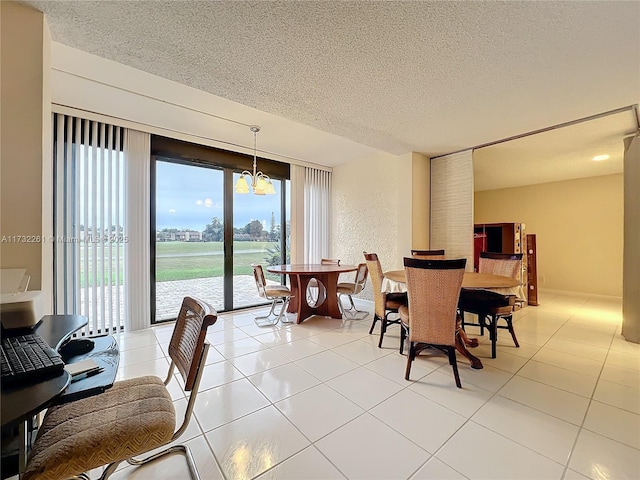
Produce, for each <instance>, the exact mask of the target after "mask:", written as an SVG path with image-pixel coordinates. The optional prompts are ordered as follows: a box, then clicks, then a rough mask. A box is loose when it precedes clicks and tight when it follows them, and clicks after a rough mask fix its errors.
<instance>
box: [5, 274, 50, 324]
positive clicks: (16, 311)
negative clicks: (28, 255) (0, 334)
mask: <svg viewBox="0 0 640 480" xmlns="http://www.w3.org/2000/svg"><path fill="white" fill-rule="evenodd" d="M30 278H31V277H29V275H27V270H26V269H24V268H3V269H0V321H1V322H2V328H4V329H12V328H29V327H32V326H34V325H35V324H36V323H38V322H39V321H40V319H41V318H42V311H43V310H42V291H40V290H31V291H27V287H28V286H29V280H30Z"/></svg>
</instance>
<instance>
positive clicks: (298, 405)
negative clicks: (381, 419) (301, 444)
mask: <svg viewBox="0 0 640 480" xmlns="http://www.w3.org/2000/svg"><path fill="white" fill-rule="evenodd" d="M275 406H276V407H277V408H278V409H279V410H280V411H281V412H282V413H283V414H284V415H285V416H286V417H287V418H288V419H289V420H290V421H291V423H293V424H294V425H295V426H296V427H297V428H298V430H300V431H301V432H302V433H303V434H304V435H305V436H306V437H307V438H308V439H309V440H311V441H312V442H315V441H317V440H319V439H320V438H322V437H324V436H325V435H327V434H328V433H330V432H332V431H333V430H335V429H337V428H338V427H341V426H342V425H345V424H346V423H348V422H350V421H351V420H353V419H354V418H356V417H358V416H359V415H362V414H363V413H364V410H363V409H362V408H360V407H358V406H357V405H356V404H355V403H353V402H351V401H350V400H347V399H346V398H345V397H343V396H342V395H340V394H339V393H337V392H336V391H335V390H333V389H331V388H329V387H327V386H326V385H324V384H323V385H318V386H315V387H313V388H310V389H309V390H305V391H304V392H301V393H298V394H296V395H293V396H290V397H289V398H286V399H285V400H282V401H280V402H278V403H276V404H275Z"/></svg>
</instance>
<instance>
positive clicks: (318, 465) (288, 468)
mask: <svg viewBox="0 0 640 480" xmlns="http://www.w3.org/2000/svg"><path fill="white" fill-rule="evenodd" d="M257 478H258V479H259V480H340V479H344V478H346V477H345V476H344V475H342V474H341V473H340V472H339V471H338V469H337V468H336V467H335V466H333V465H332V464H331V462H329V460H327V459H326V458H325V457H324V456H323V455H322V454H321V453H320V452H319V451H318V449H317V448H316V447H314V446H311V447H307V448H305V449H304V450H303V451H301V452H300V453H297V454H295V455H294V456H293V457H291V458H289V459H287V460H285V461H284V462H282V463H279V464H278V465H276V466H275V467H274V468H272V469H271V470H269V471H267V472H265V473H263V474H262V475H260V476H259V477H257Z"/></svg>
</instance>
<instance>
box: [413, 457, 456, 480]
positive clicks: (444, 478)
mask: <svg viewBox="0 0 640 480" xmlns="http://www.w3.org/2000/svg"><path fill="white" fill-rule="evenodd" d="M466 478H467V477H465V476H464V475H462V474H461V473H460V472H456V471H455V470H454V469H453V468H451V467H450V466H449V465H447V464H446V463H444V462H442V461H441V460H438V459H437V458H436V457H431V459H430V460H429V461H428V462H427V463H426V464H425V466H424V467H422V468H421V469H420V470H418V473H416V474H415V475H414V476H413V477H411V480H434V479H437V480H466Z"/></svg>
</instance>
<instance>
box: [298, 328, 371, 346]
mask: <svg viewBox="0 0 640 480" xmlns="http://www.w3.org/2000/svg"><path fill="white" fill-rule="evenodd" d="M364 335H366V333H364V334H363V333H360V334H357V335H353V334H345V333H344V332H342V331H331V332H324V333H319V334H318V335H313V336H312V337H308V339H309V340H310V341H312V342H313V343H317V344H318V345H321V346H323V347H325V348H335V347H339V346H340V345H344V344H345V343H350V342H355V341H357V340H359V339H360V338H362V337H363V336H364Z"/></svg>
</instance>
